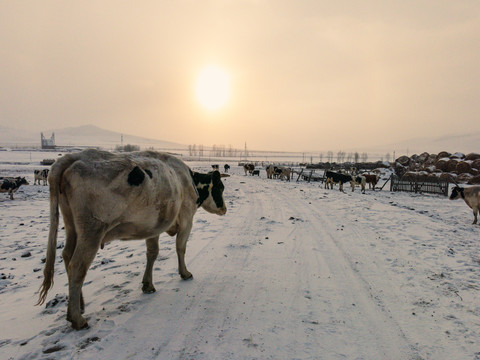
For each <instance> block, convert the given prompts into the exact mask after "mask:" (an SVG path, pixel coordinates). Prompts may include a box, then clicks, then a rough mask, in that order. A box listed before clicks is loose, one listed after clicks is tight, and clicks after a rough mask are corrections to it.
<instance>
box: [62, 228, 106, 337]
mask: <svg viewBox="0 0 480 360" xmlns="http://www.w3.org/2000/svg"><path fill="white" fill-rule="evenodd" d="M102 238H103V233H102V231H101V230H100V228H94V227H93V226H92V229H90V231H87V232H85V233H84V234H79V236H78V239H77V246H76V247H75V251H74V252H73V256H72V258H71V259H70V263H69V264H68V271H67V274H68V309H67V320H69V321H71V322H72V327H73V328H74V329H76V330H80V329H83V328H85V327H88V324H87V320H85V318H84V317H83V316H82V315H81V313H82V310H81V308H82V302H83V297H82V286H83V282H84V280H85V276H86V275H87V270H88V268H89V267H90V264H91V263H92V261H93V259H94V258H95V255H96V254H97V251H98V249H99V248H100V244H101V242H102Z"/></svg>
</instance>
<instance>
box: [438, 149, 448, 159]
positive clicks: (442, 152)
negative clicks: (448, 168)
mask: <svg viewBox="0 0 480 360" xmlns="http://www.w3.org/2000/svg"><path fill="white" fill-rule="evenodd" d="M450 155H451V154H450V153H449V152H448V151H441V152H439V153H438V155H437V160H440V159H442V158H448V157H450Z"/></svg>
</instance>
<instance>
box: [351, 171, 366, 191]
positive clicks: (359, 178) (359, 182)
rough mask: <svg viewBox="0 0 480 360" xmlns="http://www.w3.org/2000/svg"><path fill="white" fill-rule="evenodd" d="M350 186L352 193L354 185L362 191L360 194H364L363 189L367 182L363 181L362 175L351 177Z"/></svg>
mask: <svg viewBox="0 0 480 360" xmlns="http://www.w3.org/2000/svg"><path fill="white" fill-rule="evenodd" d="M350 184H351V185H352V191H354V190H355V185H359V186H360V187H361V189H362V193H363V194H365V187H366V185H367V181H366V179H365V176H363V175H357V176H353V177H352V181H351V182H350Z"/></svg>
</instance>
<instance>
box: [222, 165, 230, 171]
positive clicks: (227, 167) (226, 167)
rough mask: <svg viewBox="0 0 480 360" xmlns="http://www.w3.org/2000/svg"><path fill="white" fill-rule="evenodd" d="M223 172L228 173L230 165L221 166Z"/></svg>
mask: <svg viewBox="0 0 480 360" xmlns="http://www.w3.org/2000/svg"><path fill="white" fill-rule="evenodd" d="M223 170H225V172H226V173H228V170H230V165H228V164H225V165H223Z"/></svg>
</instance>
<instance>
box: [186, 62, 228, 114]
mask: <svg viewBox="0 0 480 360" xmlns="http://www.w3.org/2000/svg"><path fill="white" fill-rule="evenodd" d="M195 90H196V95H197V99H198V101H199V102H200V104H202V105H203V106H204V107H205V108H207V109H208V110H218V109H220V108H221V107H222V106H223V105H225V103H226V102H227V101H228V98H229V97H230V77H229V76H228V74H227V73H226V72H225V71H224V70H223V69H221V68H219V67H217V66H208V67H206V68H204V69H203V70H202V72H201V73H200V74H199V75H198V78H197V84H196V88H195Z"/></svg>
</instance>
